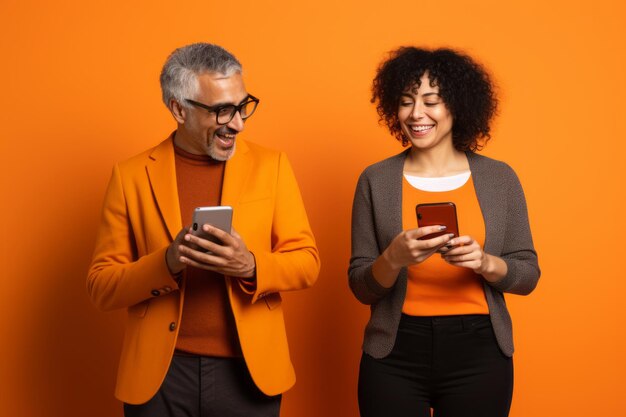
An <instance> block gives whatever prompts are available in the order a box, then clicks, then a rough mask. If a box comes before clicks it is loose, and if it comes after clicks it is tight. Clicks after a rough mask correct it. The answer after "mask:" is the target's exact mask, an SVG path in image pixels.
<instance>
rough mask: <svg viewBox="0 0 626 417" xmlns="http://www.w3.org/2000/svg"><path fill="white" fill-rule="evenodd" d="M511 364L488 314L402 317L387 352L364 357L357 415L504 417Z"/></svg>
mask: <svg viewBox="0 0 626 417" xmlns="http://www.w3.org/2000/svg"><path fill="white" fill-rule="evenodd" d="M512 396H513V361H512V359H511V358H508V357H506V356H504V355H503V354H502V352H501V351H500V348H499V347H498V345H497V342H496V339H495V335H494V333H493V329H492V327H491V322H490V319H489V316H488V315H466V316H440V317H414V316H407V315H404V314H403V315H402V318H401V319H400V326H399V328H398V335H397V337H396V342H395V345H394V348H393V350H392V352H391V353H390V354H389V355H388V356H387V357H385V358H382V359H374V358H373V357H371V356H369V355H368V354H366V353H363V356H362V358H361V369H360V373H359V410H360V412H361V416H362V417H405V416H406V417H409V416H410V417H430V415H431V408H432V409H433V416H434V417H506V416H508V415H509V409H510V407H511V398H512Z"/></svg>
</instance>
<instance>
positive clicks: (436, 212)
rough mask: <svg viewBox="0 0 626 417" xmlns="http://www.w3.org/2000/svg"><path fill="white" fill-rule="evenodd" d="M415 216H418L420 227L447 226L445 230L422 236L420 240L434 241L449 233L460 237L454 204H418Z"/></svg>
mask: <svg viewBox="0 0 626 417" xmlns="http://www.w3.org/2000/svg"><path fill="white" fill-rule="evenodd" d="M415 214H416V215H417V225H418V227H424V226H434V225H440V226H446V229H445V230H443V231H441V232H435V233H431V234H429V235H426V236H422V237H420V238H419V239H420V240H427V239H432V238H434V237H437V236H441V235H444V234H448V233H454V236H455V237H457V236H459V223H458V221H457V218H456V206H455V205H454V203H451V202H445V203H428V204H418V205H417V206H415Z"/></svg>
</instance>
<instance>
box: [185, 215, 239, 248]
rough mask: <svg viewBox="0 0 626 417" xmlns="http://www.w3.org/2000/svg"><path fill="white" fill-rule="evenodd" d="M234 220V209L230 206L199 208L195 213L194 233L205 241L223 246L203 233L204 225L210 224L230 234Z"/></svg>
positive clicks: (193, 219)
mask: <svg viewBox="0 0 626 417" xmlns="http://www.w3.org/2000/svg"><path fill="white" fill-rule="evenodd" d="M232 219H233V208H232V207H230V206H213V207H197V208H196V209H195V210H194V211H193V218H192V224H191V229H192V233H193V234H194V235H196V236H199V237H201V238H203V239H207V240H210V241H211V242H215V243H217V244H221V242H220V240H219V239H217V238H216V237H214V236H213V235H209V234H207V233H205V232H203V231H202V225H204V224H210V225H211V226H215V227H217V228H218V229H221V230H223V231H225V232H226V233H230V229H231V223H232Z"/></svg>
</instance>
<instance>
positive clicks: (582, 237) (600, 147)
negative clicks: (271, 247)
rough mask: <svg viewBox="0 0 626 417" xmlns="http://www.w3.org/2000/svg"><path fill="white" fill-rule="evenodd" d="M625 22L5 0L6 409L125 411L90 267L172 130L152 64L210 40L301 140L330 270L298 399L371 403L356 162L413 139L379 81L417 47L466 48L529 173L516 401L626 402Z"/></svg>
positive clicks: (299, 407)
mask: <svg viewBox="0 0 626 417" xmlns="http://www.w3.org/2000/svg"><path fill="white" fill-rule="evenodd" d="M625 27H626V6H624V2H623V1H621V0H595V1H591V2H588V1H579V0H578V1H545V0H541V1H539V0H526V1H523V2H522V1H509V2H502V1H495V0H494V1H487V0H483V1H475V2H466V1H462V0H458V1H444V0H440V1H436V2H417V1H408V0H402V1H387V2H375V3H374V2H364V1H335V0H316V1H307V2H291V1H287V0H283V1H275V2H261V1H242V0H240V1H226V2H224V1H222V2H212V1H206V0H204V1H184V2H171V1H167V2H166V1H158V0H152V1H136V2H132V1H122V0H109V1H106V2H98V3H96V2H79V1H63V0H60V1H55V2H45V1H41V0H40V1H34V0H22V1H16V0H1V1H0V31H1V32H0V35H1V36H0V45H1V47H0V52H1V57H0V59H1V60H2V61H1V62H2V63H1V65H0V80H2V88H1V89H0V91H1V93H2V94H1V97H0V106H1V107H2V109H1V111H0V121H1V126H2V131H1V133H0V137H1V143H2V150H1V152H0V158H1V159H0V167H1V169H2V172H1V175H0V181H1V184H2V186H1V190H2V203H1V204H0V210H1V211H2V212H1V215H0V219H1V220H0V224H1V225H2V236H1V239H0V242H1V245H2V247H1V248H0V249H1V250H0V254H1V255H2V265H3V268H2V294H3V295H2V301H1V302H0V320H1V325H2V326H1V329H2V342H1V343H0V358H2V359H1V360H0V367H1V368H0V383H1V385H2V386H1V387H0V392H1V393H2V400H0V401H1V403H0V409H1V410H2V411H1V414H2V415H5V416H21V417H31V416H63V417H70V416H95V417H99V416H102V417H104V416H120V415H121V406H120V404H119V403H118V402H117V401H116V400H115V399H114V398H113V394H112V392H113V385H114V379H115V372H116V367H117V358H118V354H119V349H120V344H121V338H122V332H123V316H124V313H123V312H119V313H113V314H104V313H100V312H98V311H96V310H95V309H94V308H93V307H92V306H91V304H90V303H89V300H88V299H87V295H86V291H85V284H84V282H85V272H86V269H87V266H88V263H89V260H90V256H91V251H92V247H93V243H94V239H95V229H96V224H97V221H98V219H99V211H100V206H101V203H102V197H103V193H104V189H105V185H106V182H107V180H108V177H109V175H110V172H111V167H112V165H113V163H114V162H116V161H119V160H122V159H125V158H127V157H130V156H132V155H134V154H136V153H138V152H140V151H142V150H144V149H146V148H148V147H150V146H152V145H154V144H156V143H158V142H159V141H160V140H162V139H163V138H165V137H166V136H167V135H168V134H169V133H170V131H171V130H173V129H174V127H175V125H174V122H173V120H172V118H171V116H170V115H169V114H168V112H167V111H166V109H165V107H164V106H163V105H162V104H161V102H160V91H159V85H158V75H159V71H160V69H161V66H162V64H163V62H164V60H165V58H166V56H167V55H168V54H169V53H170V52H171V51H172V50H173V49H174V48H176V47H178V46H181V45H184V44H188V43H191V42H195V41H210V42H214V43H217V44H220V45H223V46H225V47H226V48H228V49H229V50H231V51H232V52H233V53H235V54H236V55H237V56H238V57H239V58H240V60H241V61H242V62H243V64H244V67H245V75H246V82H247V87H248V90H249V91H250V92H252V93H253V94H254V95H256V96H258V97H260V98H261V100H262V101H261V107H260V108H259V110H258V113H257V114H256V115H255V116H254V118H253V119H251V120H250V122H249V123H248V126H247V129H246V132H245V133H244V137H245V138H247V139H249V140H252V141H256V142H258V143H261V144H264V145H267V146H271V147H275V148H280V149H283V150H285V151H286V152H287V153H288V155H289V156H290V158H291V161H292V163H293V165H294V168H295V171H296V175H297V176H298V179H299V182H300V186H301V189H302V193H303V195H304V199H305V203H306V205H307V209H308V212H309V216H310V220H311V223H312V226H313V228H314V231H315V233H316V236H317V239H318V244H319V248H320V251H321V254H322V257H323V258H322V260H323V269H322V273H321V276H320V279H319V281H318V283H317V285H316V286H315V287H314V288H313V289H311V290H308V291H303V292H299V293H293V294H287V295H286V296H285V297H284V298H285V309H286V313H287V326H288V332H289V334H290V342H291V350H292V356H293V360H294V362H295V365H296V370H297V373H298V382H297V384H296V387H295V388H294V389H292V390H291V391H289V392H288V393H287V394H286V396H285V397H284V402H283V404H284V406H283V413H282V415H283V416H288V417H314V416H315V417H318V416H348V417H350V416H356V415H357V404H356V377H357V369H358V361H359V355H360V343H361V338H362V330H363V326H364V324H365V322H366V320H367V317H368V314H369V313H368V309H367V308H366V307H365V306H362V305H360V304H358V303H357V302H356V300H355V299H354V298H353V297H352V295H351V293H350V292H349V290H348V286H347V277H346V269H347V266H348V258H349V245H350V241H349V233H350V207H351V201H352V194H353V190H354V185H355V183H356V179H357V176H358V174H359V173H360V172H361V170H362V169H363V168H364V167H365V166H367V165H369V164H370V163H373V162H375V161H377V160H380V159H383V158H385V157H387V156H390V155H392V154H394V153H396V152H399V151H400V146H399V145H398V144H397V143H396V142H395V141H394V140H393V139H392V138H391V137H390V136H389V135H388V133H387V132H386V131H385V129H383V128H382V127H379V126H378V124H377V117H376V114H375V111H374V108H373V105H371V104H370V103H369V88H370V82H371V79H372V77H373V74H374V70H375V68H376V66H377V65H378V63H379V62H380V61H381V59H382V58H383V57H384V56H385V53H386V51H389V50H390V49H392V48H395V47H397V46H399V45H406V44H418V45H425V46H453V47H457V48H461V49H463V50H465V51H467V52H468V53H470V54H471V55H473V56H474V57H476V58H477V59H479V60H480V61H482V62H483V63H484V64H485V65H486V66H487V67H488V68H489V69H490V70H491V72H492V73H493V74H494V78H495V79H496V81H497V82H498V84H499V86H500V90H501V99H502V110H501V114H500V117H499V118H498V119H497V121H496V125H495V132H494V135H493V137H494V139H493V141H492V142H491V143H490V145H489V146H488V147H487V148H486V150H485V151H484V153H485V154H486V155H488V156H492V157H495V158H498V159H503V160H505V161H507V162H509V163H510V164H511V165H512V166H513V167H514V168H515V169H516V171H517V173H518V175H519V176H520V178H521V180H522V183H523V185H524V188H525V190H526V196H527V199H528V203H529V208H530V215H531V223H532V228H533V232H534V237H535V243H536V246H537V249H538V251H539V255H540V264H541V266H542V269H543V277H542V280H541V282H540V285H539V287H538V289H537V290H536V291H535V292H534V293H533V294H532V295H531V296H529V297H517V296H510V297H508V301H509V306H510V309H511V312H512V315H513V320H514V324H515V337H516V344H517V352H516V355H515V364H516V369H515V373H516V389H515V396H514V402H513V409H512V413H511V416H513V417H522V416H533V417H542V416H583V415H585V416H586V415H598V416H616V415H618V414H621V413H622V412H623V399H622V397H623V381H624V375H625V374H626V365H625V359H624V354H625V353H626V343H625V339H626V336H625V335H626V332H625V331H624V329H625V328H626V326H625V324H626V323H625V320H624V317H625V314H624V309H623V305H624V294H625V293H626V280H625V279H624V278H625V274H624V272H623V269H624V267H623V261H624V254H623V248H624V243H623V241H624V231H625V227H624V223H625V222H624V217H625V216H624V213H623V206H622V202H623V197H624V188H625V187H624V183H623V178H624V177H625V176H624V172H623V171H624V155H625V151H626V149H625V148H626V147H625V145H624V144H625V143H626V127H625V126H626V124H625V123H624V121H625V120H624V108H625V106H624V99H625V97H626V83H625V81H624V74H626V65H625V64H626V50H625V47H624V39H626V30H625V29H624V28H625Z"/></svg>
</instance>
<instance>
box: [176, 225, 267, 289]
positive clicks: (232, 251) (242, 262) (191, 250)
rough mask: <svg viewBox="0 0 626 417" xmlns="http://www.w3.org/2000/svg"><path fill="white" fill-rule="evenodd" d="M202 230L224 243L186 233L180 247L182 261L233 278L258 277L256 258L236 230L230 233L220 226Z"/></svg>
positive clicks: (205, 227) (209, 226)
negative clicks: (256, 274) (256, 275)
mask: <svg viewBox="0 0 626 417" xmlns="http://www.w3.org/2000/svg"><path fill="white" fill-rule="evenodd" d="M202 230H203V231H204V232H205V233H208V234H210V235H212V236H214V237H216V238H217V239H219V240H220V241H221V242H222V244H221V245H219V244H217V243H213V242H211V241H209V240H206V239H203V238H201V237H198V236H195V235H192V234H191V233H186V234H185V235H184V237H183V239H184V243H183V244H180V245H179V246H178V251H179V252H180V256H179V258H178V260H179V261H180V262H181V263H182V264H183V265H191V266H194V267H196V268H200V269H205V270H207V271H214V272H218V273H221V274H224V275H228V276H231V277H240V278H252V277H254V275H255V272H256V261H255V259H254V255H253V254H252V253H251V252H250V251H249V250H248V248H247V247H246V244H245V243H244V241H243V240H242V239H241V236H239V234H238V233H237V232H236V231H235V230H234V229H232V230H231V233H230V234H229V233H226V232H224V231H223V230H221V229H218V228H217V227H213V226H211V225H208V224H205V225H203V226H202ZM188 232H189V231H188ZM177 239H178V236H177ZM204 250H206V251H208V253H207V252H204Z"/></svg>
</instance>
